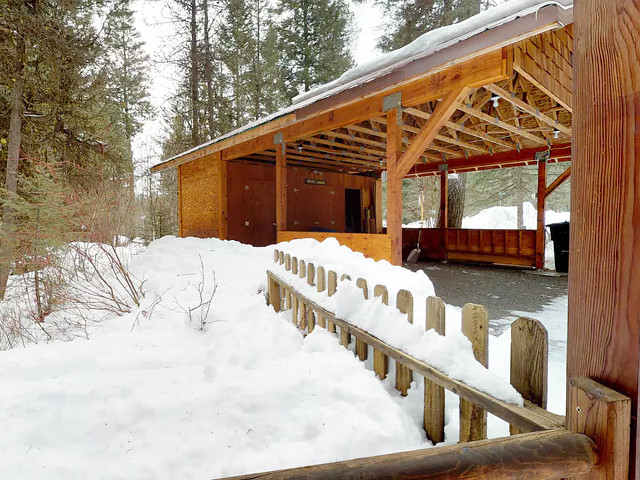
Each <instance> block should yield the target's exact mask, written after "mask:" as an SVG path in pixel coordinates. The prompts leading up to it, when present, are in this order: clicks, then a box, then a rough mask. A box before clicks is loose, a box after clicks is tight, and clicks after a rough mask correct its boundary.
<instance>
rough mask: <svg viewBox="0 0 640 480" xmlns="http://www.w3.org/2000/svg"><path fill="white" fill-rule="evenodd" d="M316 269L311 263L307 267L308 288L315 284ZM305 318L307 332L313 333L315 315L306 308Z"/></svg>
mask: <svg viewBox="0 0 640 480" xmlns="http://www.w3.org/2000/svg"><path fill="white" fill-rule="evenodd" d="M315 280H316V267H315V265H314V264H313V263H310V264H308V265H307V284H308V285H309V286H312V287H313V286H314V285H315V284H316V281H315ZM305 316H306V318H307V332H308V333H311V332H313V329H314V328H315V326H316V320H315V314H314V313H313V310H311V308H307V310H306V312H305Z"/></svg>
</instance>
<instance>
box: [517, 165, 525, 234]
mask: <svg viewBox="0 0 640 480" xmlns="http://www.w3.org/2000/svg"><path fill="white" fill-rule="evenodd" d="M515 174H516V202H517V205H516V206H517V209H516V210H517V219H518V230H522V229H523V228H524V212H523V210H522V204H523V203H524V181H523V179H522V168H521V167H516V168H515Z"/></svg>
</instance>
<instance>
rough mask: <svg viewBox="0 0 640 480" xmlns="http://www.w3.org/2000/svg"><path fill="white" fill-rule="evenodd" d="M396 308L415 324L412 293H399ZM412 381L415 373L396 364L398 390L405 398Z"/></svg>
mask: <svg viewBox="0 0 640 480" xmlns="http://www.w3.org/2000/svg"><path fill="white" fill-rule="evenodd" d="M396 308H397V309H398V310H400V311H401V312H402V313H405V314H406V315H407V321H408V322H409V323H413V295H411V292H410V291H408V290H400V291H398V295H397V297H396ZM412 380H413V372H412V371H411V370H410V369H409V368H408V367H405V366H404V365H401V364H400V363H397V362H396V389H398V390H399V391H400V394H401V395H402V396H403V397H406V396H407V392H408V391H409V388H410V387H411V381H412Z"/></svg>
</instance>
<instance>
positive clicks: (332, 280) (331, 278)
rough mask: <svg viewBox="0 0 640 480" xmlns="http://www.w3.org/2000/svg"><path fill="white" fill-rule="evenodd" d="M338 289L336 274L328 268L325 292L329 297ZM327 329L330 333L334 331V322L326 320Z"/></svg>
mask: <svg viewBox="0 0 640 480" xmlns="http://www.w3.org/2000/svg"><path fill="white" fill-rule="evenodd" d="M337 289H338V274H337V273H336V272H334V271H333V270H329V274H328V275H327V294H328V295H329V296H330V297H331V296H332V295H333V294H334V293H336V290H337ZM327 330H328V331H329V332H331V333H336V325H335V323H333V322H331V321H328V320H327Z"/></svg>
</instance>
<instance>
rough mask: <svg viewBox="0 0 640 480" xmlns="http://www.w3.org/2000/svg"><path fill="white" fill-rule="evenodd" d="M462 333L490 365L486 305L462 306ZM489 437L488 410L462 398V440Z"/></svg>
mask: <svg viewBox="0 0 640 480" xmlns="http://www.w3.org/2000/svg"><path fill="white" fill-rule="evenodd" d="M462 333H464V334H465V335H466V337H467V338H468V339H469V340H470V341H471V345H472V346H473V354H474V356H475V357H476V360H478V361H479V362H480V363H481V364H482V365H484V366H485V367H488V366H489V349H488V346H489V315H488V313H487V309H486V307H485V306H484V305H475V304H473V303H467V304H466V305H465V306H464V307H462ZM483 438H487V412H486V410H485V409H484V408H481V407H479V406H477V405H474V404H473V403H471V402H469V401H467V400H465V399H463V398H461V399H460V442H472V441H474V440H482V439H483Z"/></svg>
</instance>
